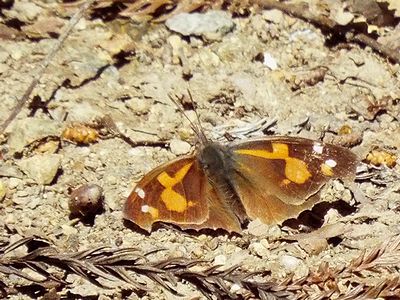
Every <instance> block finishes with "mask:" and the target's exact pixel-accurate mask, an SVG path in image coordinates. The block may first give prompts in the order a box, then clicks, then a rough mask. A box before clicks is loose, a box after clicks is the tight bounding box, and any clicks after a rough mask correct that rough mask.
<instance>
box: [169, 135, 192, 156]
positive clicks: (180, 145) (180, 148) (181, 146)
mask: <svg viewBox="0 0 400 300" xmlns="http://www.w3.org/2000/svg"><path fill="white" fill-rule="evenodd" d="M169 147H170V149H171V152H172V153H173V154H175V155H183V154H187V153H189V151H190V149H191V146H190V144H189V143H187V142H185V141H182V140H178V139H173V140H171V142H170V144H169Z"/></svg>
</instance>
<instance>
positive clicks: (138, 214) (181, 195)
mask: <svg viewBox="0 0 400 300" xmlns="http://www.w3.org/2000/svg"><path fill="white" fill-rule="evenodd" d="M206 183H207V178H206V176H205V174H204V172H203V170H202V169H201V168H200V166H199V164H198V162H197V160H196V158H195V156H187V157H183V158H178V159H176V160H174V161H171V162H169V163H166V164H164V165H161V166H160V167H158V168H156V169H154V170H152V171H151V172H150V173H148V174H147V175H145V176H144V177H143V179H142V180H141V181H140V182H139V183H138V184H137V185H136V187H135V188H134V189H133V191H132V192H131V194H130V195H129V197H128V199H127V201H126V203H125V206H124V210H123V213H124V218H125V219H127V220H130V221H132V222H134V223H135V224H136V225H138V226H139V227H141V228H143V229H145V230H147V231H150V230H151V226H152V224H153V223H154V222H157V221H162V222H169V223H174V224H178V225H179V224H201V223H203V222H204V221H206V220H207V219H208V213H209V207H208V203H207V200H206Z"/></svg>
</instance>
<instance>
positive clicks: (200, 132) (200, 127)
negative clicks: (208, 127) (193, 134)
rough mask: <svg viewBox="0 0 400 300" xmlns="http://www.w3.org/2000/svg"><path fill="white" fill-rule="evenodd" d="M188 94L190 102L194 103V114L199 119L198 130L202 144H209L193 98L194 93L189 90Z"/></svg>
mask: <svg viewBox="0 0 400 300" xmlns="http://www.w3.org/2000/svg"><path fill="white" fill-rule="evenodd" d="M187 92H188V94H189V98H190V102H191V103H192V106H193V110H194V113H195V114H196V119H197V130H199V133H198V135H200V137H199V138H200V140H201V141H202V142H207V137H206V136H205V134H204V128H203V126H202V125H201V122H200V116H199V114H198V112H197V109H196V105H195V102H194V100H193V97H192V93H191V92H190V90H189V89H188V90H187Z"/></svg>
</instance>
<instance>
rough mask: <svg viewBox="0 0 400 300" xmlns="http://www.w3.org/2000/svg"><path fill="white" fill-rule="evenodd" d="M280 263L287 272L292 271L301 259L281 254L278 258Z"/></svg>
mask: <svg viewBox="0 0 400 300" xmlns="http://www.w3.org/2000/svg"><path fill="white" fill-rule="evenodd" d="M280 263H281V265H282V266H283V267H284V269H285V270H286V271H288V272H294V270H296V268H297V267H298V266H299V265H300V263H301V260H300V259H298V258H296V257H294V256H290V255H282V256H281V258H280Z"/></svg>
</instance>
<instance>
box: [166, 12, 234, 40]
mask: <svg viewBox="0 0 400 300" xmlns="http://www.w3.org/2000/svg"><path fill="white" fill-rule="evenodd" d="M165 25H166V26H167V27H168V29H169V30H172V31H175V32H178V33H180V34H182V35H185V36H190V35H197V36H202V37H205V38H206V39H209V40H218V39H221V37H222V36H224V35H225V34H226V33H228V32H230V31H231V30H232V29H233V28H234V26H235V24H234V23H233V21H232V17H231V15H230V14H228V13H227V12H225V11H219V10H214V11H212V10H211V11H208V12H206V13H205V14H200V13H191V14H189V13H181V14H178V15H176V16H174V17H172V18H170V19H168V20H167V21H166V23H165Z"/></svg>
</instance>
